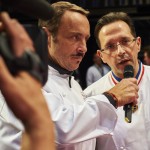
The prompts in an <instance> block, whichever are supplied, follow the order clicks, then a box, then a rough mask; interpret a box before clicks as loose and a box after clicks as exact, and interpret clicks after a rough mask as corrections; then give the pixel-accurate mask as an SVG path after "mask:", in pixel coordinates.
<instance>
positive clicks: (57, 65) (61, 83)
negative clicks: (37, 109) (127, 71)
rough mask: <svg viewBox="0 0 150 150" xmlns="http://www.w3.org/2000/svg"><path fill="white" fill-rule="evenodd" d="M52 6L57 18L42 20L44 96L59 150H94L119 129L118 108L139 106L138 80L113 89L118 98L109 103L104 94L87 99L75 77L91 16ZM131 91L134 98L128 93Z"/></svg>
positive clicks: (64, 5)
mask: <svg viewBox="0 0 150 150" xmlns="http://www.w3.org/2000/svg"><path fill="white" fill-rule="evenodd" d="M51 6H52V7H53V8H54V9H55V10H56V15H55V16H54V17H53V18H52V19H51V20H48V21H43V20H40V21H39V24H40V26H42V27H43V28H44V29H45V31H46V32H47V35H48V50H49V65H48V68H49V71H48V82H47V83H46V85H45V86H44V88H43V93H44V95H45V98H46V100H47V103H48V106H49V108H50V110H51V115H52V120H53V121H54V124H55V128H56V143H57V149H63V150H94V149H95V142H96V137H98V136H102V135H106V134H109V133H110V132H112V130H113V128H114V126H115V122H116V119H117V118H116V113H115V109H114V108H115V107H118V106H122V105H124V104H125V103H129V102H131V101H133V102H134V104H135V103H136V99H137V97H138V95H137V91H138V87H137V83H136V79H128V80H127V79H126V80H123V81H122V82H121V83H119V84H117V85H116V86H115V87H114V88H112V89H110V90H109V92H110V93H113V95H115V97H116V98H115V97H112V96H111V95H109V96H108V95H107V97H108V99H107V98H106V96H105V95H104V94H100V95H97V96H94V97H88V98H86V97H85V96H84V95H83V91H82V89H81V87H80V86H79V84H78V83H77V82H76V81H75V80H74V78H73V77H72V76H71V74H72V73H73V71H74V70H76V69H77V68H78V67H79V65H80V63H81V61H82V59H83V57H84V55H85V53H86V51H87V47H86V42H87V41H88V39H89V37H90V26H89V21H88V19H87V15H88V13H89V12H88V11H86V10H84V9H83V8H81V7H79V6H76V5H74V4H71V3H69V2H62V1H61V2H57V3H53V4H52V5H51ZM129 87H130V88H131V87H132V90H131V93H130V94H128V93H127V92H126V91H128V88H129ZM100 88H101V87H100ZM120 90H122V93H120ZM126 93H127V94H126ZM117 99H118V100H117ZM115 100H117V103H116V101H115ZM110 103H111V104H110ZM116 104H117V105H116ZM113 105H114V106H115V107H114V106H113ZM106 112H107V113H106Z"/></svg>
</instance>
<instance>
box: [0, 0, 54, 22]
mask: <svg viewBox="0 0 150 150" xmlns="http://www.w3.org/2000/svg"><path fill="white" fill-rule="evenodd" d="M0 2H2V4H3V5H4V6H7V7H10V8H13V9H16V10H18V11H19V12H21V13H23V14H27V15H30V16H33V17H35V18H37V19H39V18H41V19H43V20H48V19H51V18H52V17H53V16H54V14H55V11H54V9H53V8H52V7H51V6H50V4H49V3H48V2H47V1H46V0H0Z"/></svg>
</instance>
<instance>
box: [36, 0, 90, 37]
mask: <svg viewBox="0 0 150 150" xmlns="http://www.w3.org/2000/svg"><path fill="white" fill-rule="evenodd" d="M51 7H53V8H54V10H55V15H54V16H53V17H52V19H50V20H46V21H45V20H41V19H40V20H39V26H41V27H47V28H48V30H49V31H50V33H51V34H52V36H53V38H55V37H56V35H57V32H58V29H59V26H60V21H61V18H62V16H63V14H64V13H65V12H66V11H73V12H78V13H81V14H83V15H85V16H86V17H87V16H88V14H89V11H87V10H85V9H83V8H81V7H79V6H77V5H75V4H72V3H70V2H65V1H59V2H56V3H53V4H52V5H51Z"/></svg>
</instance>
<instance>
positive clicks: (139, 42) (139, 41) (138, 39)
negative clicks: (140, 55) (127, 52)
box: [137, 36, 141, 52]
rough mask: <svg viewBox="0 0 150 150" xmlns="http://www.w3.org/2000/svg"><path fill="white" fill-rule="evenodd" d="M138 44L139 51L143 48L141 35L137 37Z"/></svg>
mask: <svg viewBox="0 0 150 150" xmlns="http://www.w3.org/2000/svg"><path fill="white" fill-rule="evenodd" d="M137 46H138V52H139V51H140V49H141V38H140V37H139V36H138V37H137Z"/></svg>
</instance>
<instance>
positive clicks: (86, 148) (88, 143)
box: [43, 66, 117, 150]
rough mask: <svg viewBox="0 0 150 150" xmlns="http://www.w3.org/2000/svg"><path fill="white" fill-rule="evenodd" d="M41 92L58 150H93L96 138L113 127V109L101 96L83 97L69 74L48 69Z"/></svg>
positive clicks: (115, 119)
mask: <svg viewBox="0 0 150 150" xmlns="http://www.w3.org/2000/svg"><path fill="white" fill-rule="evenodd" d="M69 83H70V86H69ZM43 93H44V95H45V98H46V101H47V104H48V107H49V109H50V111H51V116H52V120H53V121H54V124H55V128H56V143H57V149H58V150H95V141H96V139H95V138H96V137H98V136H102V135H107V134H109V133H110V132H112V130H113V129H114V127H115V124H116V121H117V116H116V113H115V111H116V110H115V108H114V107H113V106H112V105H111V104H110V103H109V101H108V99H107V98H106V97H105V96H104V95H97V96H93V97H90V98H85V97H84V95H83V91H82V89H81V87H80V85H79V84H78V82H77V81H75V80H74V78H73V77H72V78H71V80H69V75H67V74H60V73H59V72H58V71H57V70H55V69H54V68H52V67H50V66H49V71H48V81H47V83H46V85H45V86H44V88H43Z"/></svg>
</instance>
